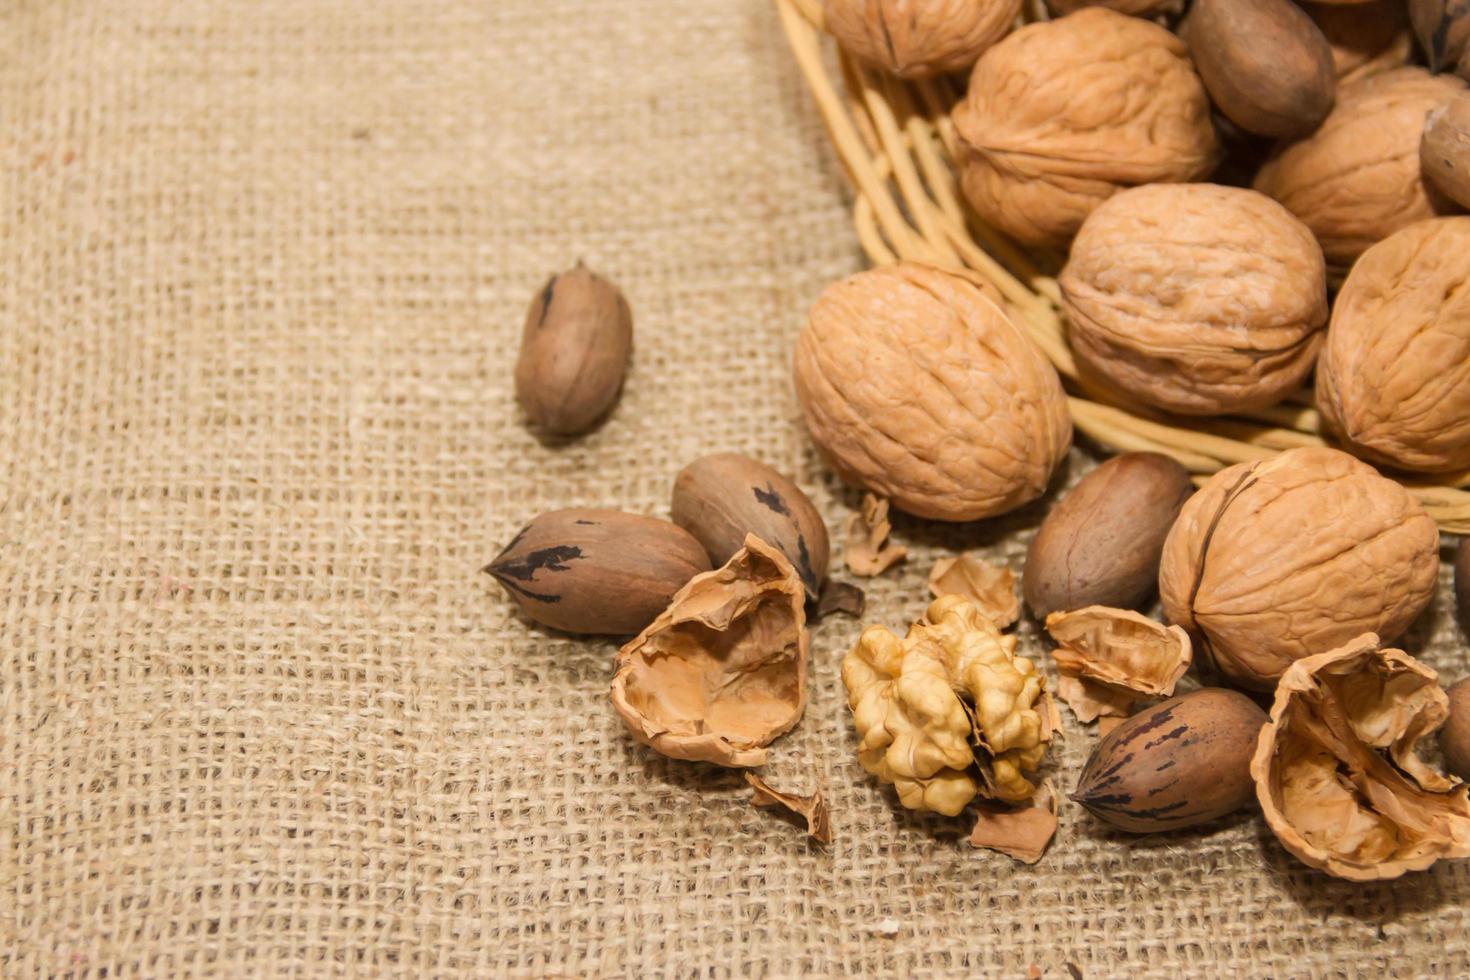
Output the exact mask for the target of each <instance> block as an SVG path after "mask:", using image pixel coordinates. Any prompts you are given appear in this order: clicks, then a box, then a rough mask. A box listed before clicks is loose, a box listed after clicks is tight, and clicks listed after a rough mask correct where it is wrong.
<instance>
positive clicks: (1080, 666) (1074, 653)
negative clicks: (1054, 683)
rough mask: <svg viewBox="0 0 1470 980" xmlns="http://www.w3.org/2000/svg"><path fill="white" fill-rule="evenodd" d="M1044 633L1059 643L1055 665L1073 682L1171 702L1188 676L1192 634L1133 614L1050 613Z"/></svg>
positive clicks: (1093, 609) (1102, 610)
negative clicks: (1077, 679) (1088, 682)
mask: <svg viewBox="0 0 1470 980" xmlns="http://www.w3.org/2000/svg"><path fill="white" fill-rule="evenodd" d="M1046 631H1047V632H1048V633H1050V634H1051V637H1052V639H1054V640H1056V641H1057V644H1058V646H1057V648H1056V650H1054V651H1052V659H1054V660H1055V661H1056V663H1057V667H1058V669H1060V670H1061V671H1062V672H1064V673H1067V674H1071V675H1073V676H1075V677H1082V678H1086V679H1088V680H1093V681H1100V682H1102V683H1104V684H1107V685H1110V686H1112V687H1121V688H1126V689H1127V690H1129V691H1134V692H1136V693H1137V694H1141V695H1144V696H1145V697H1157V698H1167V697H1172V696H1173V695H1174V686H1175V685H1176V684H1178V683H1179V678H1181V677H1183V676H1184V674H1185V672H1186V671H1187V670H1189V663H1190V660H1191V657H1192V653H1191V647H1190V643H1189V634H1188V633H1186V632H1184V630H1182V629H1180V628H1179V627H1178V626H1164V625H1163V624H1161V623H1156V622H1154V621H1153V620H1152V619H1149V618H1148V617H1147V616H1144V615H1142V614H1140V613H1136V612H1133V611H1132V610H1129V609H1109V608H1107V607H1106V606H1088V607H1087V608H1085V609H1078V610H1076V611H1075V612H1060V613H1052V614H1051V615H1050V616H1048V617H1046Z"/></svg>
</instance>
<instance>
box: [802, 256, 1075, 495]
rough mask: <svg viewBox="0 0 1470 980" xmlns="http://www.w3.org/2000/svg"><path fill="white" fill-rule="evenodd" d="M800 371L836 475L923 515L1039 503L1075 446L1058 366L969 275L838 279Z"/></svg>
mask: <svg viewBox="0 0 1470 980" xmlns="http://www.w3.org/2000/svg"><path fill="white" fill-rule="evenodd" d="M793 369H794V375H795V382H796V395H797V399H798V401H800V402H801V410H802V415H803V417H804V418H805V420H806V425H807V429H808V430H809V431H810V432H811V436H812V441H813V442H814V443H816V445H817V448H818V449H820V450H821V451H822V455H823V456H824V457H825V458H826V459H827V460H828V461H829V462H830V463H831V464H832V467H833V468H834V469H835V470H836V471H837V472H838V473H839V474H840V475H841V476H842V477H843V479H845V480H847V481H848V482H850V483H854V484H856V485H858V486H861V487H863V488H864V489H866V490H870V491H872V492H873V493H876V494H879V495H881V496H885V497H888V498H889V499H890V500H892V501H893V504H894V506H895V507H898V508H900V509H902V510H905V511H908V512H909V513H911V514H915V515H917V516H919V517H929V518H933V519H936V520H942V521H970V520H976V519H978V518H981V517H993V516H995V515H997V514H1003V513H1005V512H1007V511H1010V510H1014V509H1015V508H1017V507H1020V506H1021V505H1022V504H1026V503H1029V502H1030V501H1032V500H1035V499H1036V498H1037V497H1039V496H1041V495H1042V493H1044V492H1045V491H1046V485H1047V483H1048V481H1049V480H1050V478H1051V474H1052V471H1053V470H1055V469H1056V467H1057V465H1058V464H1059V463H1060V462H1061V461H1062V459H1063V458H1064V457H1065V456H1066V454H1067V449H1068V447H1069V446H1070V445H1071V442H1072V421H1071V416H1070V415H1069V414H1068V411H1067V399H1066V396H1065V394H1064V393H1063V391H1062V383H1061V379H1060V378H1058V376H1057V372H1056V368H1054V367H1053V366H1052V363H1051V362H1050V361H1049V360H1047V358H1046V356H1045V355H1044V354H1043V353H1042V352H1041V350H1040V349H1039V348H1038V347H1037V346H1036V345H1035V344H1034V343H1033V342H1032V340H1031V338H1030V337H1029V336H1028V335H1027V334H1026V333H1025V332H1024V331H1023V330H1022V329H1021V328H1020V327H1018V326H1016V324H1015V323H1014V322H1012V321H1011V319H1010V317H1008V316H1007V315H1006V313H1005V311H1004V310H1003V309H1002V308H1001V307H1000V306H999V305H997V303H996V302H995V300H993V299H992V298H991V297H990V296H989V295H987V294H986V291H985V289H983V288H982V287H980V286H977V285H976V284H975V282H974V281H972V279H970V278H967V276H966V275H965V274H962V273H957V272H953V271H946V270H943V269H935V268H931V267H929V266H925V265H919V264H917V263H913V262H899V263H897V264H894V265H885V266H879V267H878V268H875V269H869V270H867V271H866V272H860V273H858V274H857V275H855V276H850V277H849V278H847V279H843V280H842V281H840V282H836V283H833V284H832V285H830V286H828V287H827V288H826V289H825V290H823V291H822V295H821V296H819V297H818V298H817V301H816V303H815V304H813V305H812V309H811V313H810V315H809V316H808V317H807V324H806V327H805V328H803V330H802V331H801V335H800V337H798V338H797V341H796V354H795V358H794V363H793Z"/></svg>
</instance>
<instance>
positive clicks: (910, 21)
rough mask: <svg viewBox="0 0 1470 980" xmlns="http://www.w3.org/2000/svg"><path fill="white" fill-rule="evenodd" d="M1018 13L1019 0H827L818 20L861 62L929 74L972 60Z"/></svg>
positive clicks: (904, 74)
mask: <svg viewBox="0 0 1470 980" xmlns="http://www.w3.org/2000/svg"><path fill="white" fill-rule="evenodd" d="M1020 12H1021V0H826V3H825V4H824V6H823V17H822V20H823V23H824V24H825V25H826V28H827V31H828V32H829V33H830V34H831V35H832V36H833V37H835V38H837V43H839V44H841V45H842V47H843V48H845V49H846V50H847V51H849V52H851V53H852V54H854V55H856V56H857V57H858V58H859V59H861V60H862V61H865V62H867V63H868V64H870V65H876V66H877V67H879V68H882V69H883V70H885V71H889V72H892V73H893V74H895V75H897V76H898V77H900V78H928V77H930V76H931V75H940V74H943V73H945V72H951V71H959V70H961V69H963V68H968V67H970V66H971V65H973V64H974V63H975V59H976V58H978V57H980V52H982V51H984V50H985V49H986V48H988V47H990V46H991V45H992V44H994V43H995V42H996V41H999V40H1000V39H1001V38H1002V37H1004V36H1005V34H1006V32H1007V31H1009V30H1010V29H1011V24H1013V23H1014V22H1015V20H1016V15H1017V14H1018V13H1020Z"/></svg>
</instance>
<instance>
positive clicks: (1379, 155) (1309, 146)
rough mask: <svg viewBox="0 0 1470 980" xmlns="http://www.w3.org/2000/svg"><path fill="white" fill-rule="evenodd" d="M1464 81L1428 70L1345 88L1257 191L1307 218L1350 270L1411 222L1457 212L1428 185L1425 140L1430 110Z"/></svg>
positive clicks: (1336, 262) (1260, 177) (1325, 247)
mask: <svg viewBox="0 0 1470 980" xmlns="http://www.w3.org/2000/svg"><path fill="white" fill-rule="evenodd" d="M1464 85H1465V83H1464V82H1462V81H1461V80H1460V79H1458V78H1455V77H1453V76H1451V75H1430V74H1429V73H1428V72H1427V71H1425V70H1424V69H1422V68H1399V69H1395V70H1394V71H1390V72H1385V73H1384V74H1382V75H1375V76H1373V77H1372V78H1366V79H1363V80H1361V81H1357V82H1353V83H1351V84H1349V85H1344V86H1342V87H1341V88H1340V89H1339V90H1338V93H1337V105H1336V106H1335V107H1334V108H1333V110H1332V112H1331V113H1329V114H1328V116H1327V118H1326V119H1325V120H1323V122H1322V125H1321V126H1319V127H1317V130H1316V131H1315V132H1313V133H1312V134H1311V135H1310V136H1307V137H1306V138H1304V139H1302V140H1299V141H1297V142H1296V143H1292V144H1291V145H1289V146H1287V147H1286V148H1284V149H1283V150H1282V151H1281V152H1280V153H1279V154H1277V155H1276V156H1275V157H1274V158H1272V159H1271V160H1270V161H1268V162H1267V163H1266V165H1265V166H1264V167H1262V168H1261V172H1260V173H1259V174H1257V175H1256V181H1255V188H1256V190H1258V191H1262V192H1263V193H1266V194H1269V195H1271V196H1272V197H1274V198H1276V200H1278V201H1280V202H1281V203H1282V204H1284V205H1286V207H1287V209H1288V210H1289V211H1291V213H1292V214H1295V215H1296V216H1297V217H1298V218H1301V219H1302V221H1304V222H1306V224H1307V227H1308V228H1311V229H1312V233H1313V234H1314V235H1316V236H1317V241H1318V242H1320V243H1321V245H1322V252H1323V254H1325V255H1326V256H1327V262H1328V264H1329V265H1332V266H1334V267H1338V268H1346V267H1347V266H1350V265H1352V263H1353V260H1354V259H1356V258H1357V257H1358V256H1359V255H1361V254H1362V253H1363V252H1364V251H1365V250H1367V249H1368V248H1369V247H1370V246H1371V245H1373V244H1375V243H1376V242H1379V241H1382V240H1383V239H1385V238H1387V237H1388V236H1389V235H1391V234H1393V233H1394V232H1395V231H1398V230H1399V229H1400V228H1402V227H1404V226H1405V225H1410V224H1413V223H1414V222H1415V221H1419V220H1422V219H1424V218H1431V217H1433V216H1434V215H1435V214H1436V213H1437V212H1439V211H1442V210H1447V209H1448V210H1453V208H1452V207H1451V206H1450V205H1449V203H1448V202H1446V201H1444V200H1443V199H1442V198H1440V197H1439V196H1438V195H1437V194H1435V193H1432V192H1431V191H1429V190H1428V188H1427V187H1426V185H1425V183H1424V177H1423V174H1422V173H1421V171H1420V166H1419V139H1420V136H1421V134H1422V133H1423V131H1424V119H1425V117H1426V116H1427V115H1428V114H1429V111H1430V110H1431V109H1433V108H1434V107H1435V106H1437V105H1439V104H1440V103H1441V102H1443V101H1444V100H1445V99H1447V98H1449V97H1450V96H1451V95H1454V94H1455V93H1456V92H1458V91H1460V90H1461V89H1462V88H1464Z"/></svg>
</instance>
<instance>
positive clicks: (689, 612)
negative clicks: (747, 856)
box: [612, 535, 808, 767]
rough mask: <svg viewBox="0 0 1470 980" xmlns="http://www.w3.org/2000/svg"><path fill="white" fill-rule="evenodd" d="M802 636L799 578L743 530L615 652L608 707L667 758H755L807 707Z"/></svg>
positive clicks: (739, 761)
mask: <svg viewBox="0 0 1470 980" xmlns="http://www.w3.org/2000/svg"><path fill="white" fill-rule="evenodd" d="M807 642H808V639H807V631H806V612H805V590H804V589H803V587H802V582H801V577H800V576H799V575H797V574H796V570H795V569H794V568H793V567H792V566H791V563H790V562H789V561H787V560H786V556H785V555H783V554H782V553H781V552H780V551H779V550H778V549H776V548H773V547H772V546H770V545H768V544H766V543H765V542H764V541H762V540H760V539H759V538H757V537H755V536H754V535H751V536H749V537H747V538H746V539H745V547H744V548H742V549H741V550H740V551H738V552H736V554H735V556H734V557H733V558H731V559H730V560H729V561H728V562H726V563H725V565H724V566H723V567H722V568H717V569H715V570H714V571H712V572H706V573H705V574H703V575H699V576H696V577H695V578H694V579H693V580H692V581H690V582H689V584H688V585H686V586H684V588H682V589H680V590H679V591H678V592H677V593H676V594H675V595H674V599H673V602H672V603H670V605H669V608H667V609H665V610H664V611H663V613H661V614H660V615H659V617H658V618H657V619H655V620H654V621H653V622H652V623H651V624H650V625H649V627H648V628H647V629H645V630H644V631H643V632H642V633H640V634H639V635H638V636H637V637H636V638H635V639H633V640H631V641H630V642H629V643H628V644H627V645H625V646H624V647H623V648H622V649H621V650H619V651H618V660H617V673H616V674H615V675H614V677H613V682H612V703H613V707H614V708H615V709H616V710H617V712H618V714H619V715H621V716H622V719H623V721H624V722H625V723H626V724H627V726H628V729H629V731H631V732H632V733H633V737H634V738H636V739H637V740H638V741H640V742H642V743H644V744H645V745H649V746H651V747H652V748H653V749H655V750H656V751H658V752H662V753H663V754H664V755H667V756H669V757H671V758H675V759H691V760H695V761H701V762H713V763H715V764H717V765H721V766H732V767H736V766H759V765H762V764H763V763H764V762H765V761H766V749H765V746H767V745H769V744H770V743H771V741H772V740H773V739H775V738H776V737H777V736H778V735H783V734H785V733H786V732H788V731H790V730H791V729H792V727H794V726H795V725H796V723H797V721H799V720H800V719H801V715H802V712H803V711H804V710H805V708H806V656H807Z"/></svg>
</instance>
